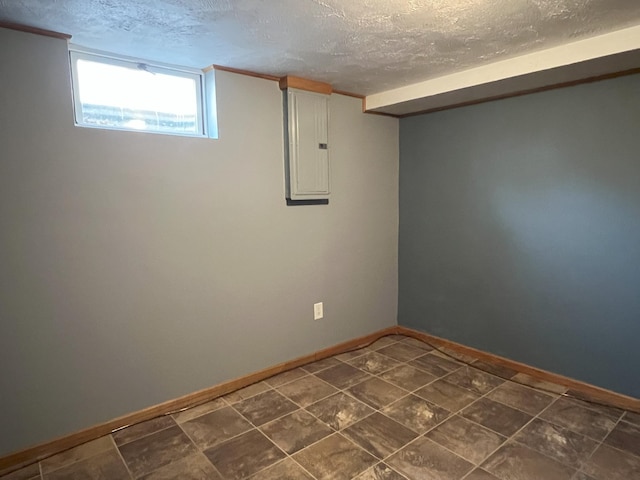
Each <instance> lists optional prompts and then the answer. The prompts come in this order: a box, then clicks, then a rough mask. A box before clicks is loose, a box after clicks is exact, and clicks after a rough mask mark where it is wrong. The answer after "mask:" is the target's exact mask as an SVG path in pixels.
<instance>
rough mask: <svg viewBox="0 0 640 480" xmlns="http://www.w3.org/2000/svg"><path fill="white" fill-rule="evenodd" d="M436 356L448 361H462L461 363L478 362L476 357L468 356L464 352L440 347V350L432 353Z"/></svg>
mask: <svg viewBox="0 0 640 480" xmlns="http://www.w3.org/2000/svg"><path fill="white" fill-rule="evenodd" d="M432 353H433V354H434V355H438V356H439V357H442V358H446V359H447V360H454V361H456V360H457V361H460V362H461V363H468V364H471V363H473V362H475V361H476V360H477V358H476V357H473V356H471V355H466V354H464V353H462V352H458V351H456V350H453V349H451V348H447V347H439V348H438V349H434V350H433V352H432Z"/></svg>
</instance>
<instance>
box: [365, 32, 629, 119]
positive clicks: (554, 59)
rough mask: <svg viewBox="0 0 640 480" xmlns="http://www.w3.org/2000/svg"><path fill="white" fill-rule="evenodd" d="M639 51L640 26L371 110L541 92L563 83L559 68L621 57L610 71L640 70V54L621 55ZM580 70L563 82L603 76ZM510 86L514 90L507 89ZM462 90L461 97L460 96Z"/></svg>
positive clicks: (505, 63)
mask: <svg viewBox="0 0 640 480" xmlns="http://www.w3.org/2000/svg"><path fill="white" fill-rule="evenodd" d="M633 51H637V52H639V53H640V25H638V26H634V27H630V28H625V29H623V30H618V31H615V32H612V33H608V34H604V35H599V36H597V37H592V38H589V39H586V40H579V41H576V42H572V43H568V44H564V45H561V46H559V47H554V48H549V49H546V50H541V51H538V52H535V53H530V54H526V55H521V56H518V57H515V58H511V59H508V60H502V61H499V62H494V63H490V64H488V65H484V66H481V67H477V68H472V69H468V70H464V71H462V72H457V73H453V74H450V75H444V76H441V77H438V78H434V79H431V80H427V81H424V82H419V83H415V84H412V85H408V86H405V87H401V88H396V89H393V90H387V91H384V92H380V93H376V94H373V95H368V96H367V97H366V110H367V111H376V112H383V113H391V114H395V115H405V114H410V113H414V112H418V111H424V110H428V109H437V108H442V107H444V106H446V105H455V104H459V103H464V102H468V101H473V100H478V99H480V98H482V97H485V98H491V97H492V96H498V95H501V96H504V95H505V94H509V93H517V92H519V91H523V90H531V89H533V88H541V87H545V86H549V85H552V84H553V83H555V82H557V80H556V79H557V78H558V69H562V68H565V67H566V68H569V67H571V66H572V65H576V64H581V63H583V62H590V61H595V60H599V59H602V58H604V57H608V58H611V59H615V58H616V56H619V57H618V61H614V60H612V61H611V62H609V63H610V64H611V65H610V66H609V68H611V67H613V68H615V69H617V70H623V69H625V67H626V68H628V69H631V68H635V67H638V66H640V64H638V63H637V56H628V55H627V56H625V57H622V56H620V54H624V53H627V52H633ZM620 58H624V62H621V61H620ZM626 63H629V65H626ZM545 71H548V72H553V74H551V75H547V76H545V75H543V74H540V73H544V72H545ZM574 71H575V74H574V75H572V74H570V75H569V76H567V75H564V76H562V78H563V80H564V81H572V80H579V79H580V78H571V77H572V76H574V77H575V76H576V75H578V76H582V77H583V78H585V75H584V72H585V71H591V72H593V73H592V74H591V76H593V75H594V74H598V72H594V71H593V70H589V69H584V68H577V69H574ZM611 71H615V70H611V69H609V72H606V73H611ZM535 73H538V75H536V76H535V80H534V81H533V82H532V77H531V74H535ZM603 73H605V72H603ZM518 79H522V81H518ZM508 80H512V81H508ZM505 81H508V82H505ZM491 85H494V86H495V88H492V87H491ZM506 85H508V89H509V90H510V91H505V86H506ZM473 89H476V90H477V92H478V94H476V95H474V93H473ZM457 92H459V95H457V94H456V93H457ZM480 92H481V94H480ZM430 99H431V101H430Z"/></svg>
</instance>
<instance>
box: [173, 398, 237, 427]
mask: <svg viewBox="0 0 640 480" xmlns="http://www.w3.org/2000/svg"><path fill="white" fill-rule="evenodd" d="M226 406H227V402H225V401H224V400H223V399H222V398H216V399H215V400H212V401H211V402H207V403H203V404H202V405H198V406H196V407H192V408H189V409H187V410H183V411H182V412H178V413H174V414H173V415H172V417H173V419H174V420H175V421H176V422H178V423H184V422H188V421H189V420H193V419H194V418H198V417H199V416H201V415H204V414H205V413H210V412H213V411H215V410H218V409H220V408H222V407H226Z"/></svg>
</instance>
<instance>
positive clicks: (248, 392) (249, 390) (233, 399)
mask: <svg viewBox="0 0 640 480" xmlns="http://www.w3.org/2000/svg"><path fill="white" fill-rule="evenodd" d="M270 389H271V387H270V386H269V385H267V384H266V383H265V382H258V383H254V384H253V385H249V386H248V387H244V388H241V389H240V390H236V391H235V392H231V393H229V394H228V395H225V396H224V397H223V398H224V399H225V400H226V401H227V402H229V403H238V402H241V401H243V400H246V399H247V398H251V397H254V396H256V395H258V394H260V393H263V392H266V391H267V390H270Z"/></svg>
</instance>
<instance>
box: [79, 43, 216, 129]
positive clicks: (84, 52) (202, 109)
mask: <svg viewBox="0 0 640 480" xmlns="http://www.w3.org/2000/svg"><path fill="white" fill-rule="evenodd" d="M69 60H70V62H71V81H72V86H71V87H72V95H73V105H74V119H75V124H76V126H79V127H86V128H98V129H106V130H119V131H126V132H139V133H140V132H143V133H153V134H160V135H177V136H186V137H209V132H208V128H207V121H206V119H207V118H208V117H209V116H210V115H211V113H210V112H207V109H206V105H205V81H204V72H203V71H202V70H197V69H190V68H187V67H178V66H174V65H167V64H161V63H158V62H149V61H147V60H143V59H139V58H133V57H126V56H120V55H115V54H111V53H106V52H100V51H95V50H88V49H84V48H82V47H78V46H74V45H69ZM78 60H88V61H92V62H99V63H104V64H106V65H114V66H119V67H126V68H131V67H132V66H133V67H134V68H136V67H138V66H139V65H141V64H142V65H144V69H145V70H146V71H148V72H151V73H161V74H165V75H171V76H175V77H183V78H189V79H192V80H194V81H195V85H196V102H197V112H196V126H197V130H198V131H197V132H196V133H188V132H166V131H165V132H162V131H157V130H137V129H135V128H127V127H111V126H97V125H93V124H88V123H84V122H82V118H83V115H82V103H81V102H80V95H79V90H78V88H79V85H80V83H79V81H78V69H77V61H78ZM211 100H212V102H213V101H214V99H211ZM214 105H215V103H213V104H212V108H214V109H215V107H214ZM213 130H214V134H216V133H217V132H215V130H217V128H216V126H215V125H214V126H213ZM216 136H217V135H214V137H212V138H215V137H216Z"/></svg>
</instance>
